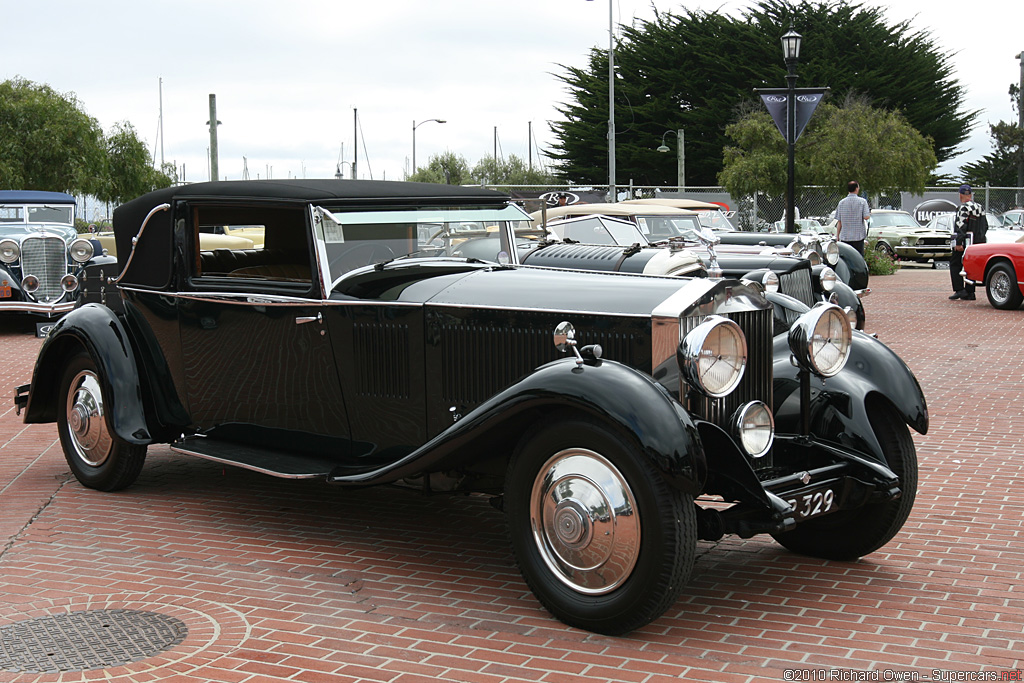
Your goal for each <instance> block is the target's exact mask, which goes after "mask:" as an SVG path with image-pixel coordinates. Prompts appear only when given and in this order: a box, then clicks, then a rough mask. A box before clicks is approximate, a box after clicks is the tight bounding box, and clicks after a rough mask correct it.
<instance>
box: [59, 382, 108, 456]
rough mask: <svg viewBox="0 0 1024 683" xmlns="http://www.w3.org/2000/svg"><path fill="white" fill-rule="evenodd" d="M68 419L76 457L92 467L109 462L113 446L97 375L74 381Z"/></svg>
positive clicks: (70, 393)
mask: <svg viewBox="0 0 1024 683" xmlns="http://www.w3.org/2000/svg"><path fill="white" fill-rule="evenodd" d="M66 415H67V421H68V435H69V436H70V437H71V445H72V447H73V449H74V452H75V455H77V456H78V458H79V459H80V460H81V461H82V462H84V463H85V464H87V465H89V466H91V467H99V466H100V465H102V464H103V463H104V462H106V460H107V458H108V457H110V449H111V445H112V443H113V442H112V440H111V438H110V433H109V432H108V431H107V421H106V417H105V415H104V412H103V395H102V393H101V391H100V383H99V379H98V378H97V377H96V375H95V374H94V373H92V372H90V371H88V370H83V371H82V372H80V373H78V374H77V375H76V376H75V378H74V380H72V382H71V387H70V389H69V390H68V399H67V412H66Z"/></svg>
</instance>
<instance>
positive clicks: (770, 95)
mask: <svg viewBox="0 0 1024 683" xmlns="http://www.w3.org/2000/svg"><path fill="white" fill-rule="evenodd" d="M828 90H829V89H828V88H796V89H795V90H794V91H793V94H794V96H795V98H796V137H795V138H794V140H793V142H796V141H797V140H799V139H800V134H801V133H803V132H804V129H805V128H806V127H807V123H808V121H810V120H811V115H812V114H814V110H815V109H817V108H818V104H820V103H821V101H822V99H824V97H825V95H826V94H827V93H828ZM755 92H757V94H758V95H760V96H761V101H762V102H764V106H765V108H766V109H767V110H768V113H769V114H770V115H771V117H772V121H774V122H775V126H776V127H777V128H778V129H779V132H780V133H782V139H783V140H785V141H786V142H787V143H789V142H790V140H789V135H788V133H787V132H786V131H787V129H788V128H789V126H788V125H787V124H788V123H789V121H788V120H787V112H788V108H787V104H788V103H789V89H788V88H757V89H756V91H755Z"/></svg>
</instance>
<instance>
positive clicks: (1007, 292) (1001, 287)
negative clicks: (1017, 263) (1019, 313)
mask: <svg viewBox="0 0 1024 683" xmlns="http://www.w3.org/2000/svg"><path fill="white" fill-rule="evenodd" d="M985 294H987V295H988V302H989V303H990V304H992V307H993V308H999V309H1001V310H1004V311H1012V310H1015V309H1017V308H1019V307H1020V304H1021V301H1022V300H1024V296H1022V295H1021V293H1020V286H1019V285H1017V274H1016V273H1015V272H1014V270H1013V266H1011V265H1010V264H1008V263H997V264H996V265H994V266H992V270H990V271H989V274H988V280H987V281H986V283H985Z"/></svg>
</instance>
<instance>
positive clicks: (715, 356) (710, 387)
mask: <svg viewBox="0 0 1024 683" xmlns="http://www.w3.org/2000/svg"><path fill="white" fill-rule="evenodd" d="M676 359H677V361H678V363H679V369H680V370H681V371H682V373H683V375H684V376H685V377H686V379H687V381H688V382H689V383H690V384H691V385H693V386H695V387H697V388H698V389H699V390H700V391H702V392H703V393H705V394H707V395H708V396H710V397H712V398H721V397H723V396H726V395H728V394H729V393H730V392H731V391H732V390H733V389H735V388H736V386H737V385H738V384H739V383H740V380H741V379H743V371H744V369H745V368H746V365H747V340H746V338H745V337H744V336H743V330H741V329H740V326H739V325H737V324H736V323H734V322H733V321H732V320H729V319H728V318H723V317H722V316H720V315H709V316H708V317H707V318H706V319H705V320H704V322H702V323H701V324H700V325H697V327H695V328H693V329H692V330H690V331H689V332H688V333H687V335H686V337H684V338H683V341H681V342H680V343H679V350H678V351H677V353H676Z"/></svg>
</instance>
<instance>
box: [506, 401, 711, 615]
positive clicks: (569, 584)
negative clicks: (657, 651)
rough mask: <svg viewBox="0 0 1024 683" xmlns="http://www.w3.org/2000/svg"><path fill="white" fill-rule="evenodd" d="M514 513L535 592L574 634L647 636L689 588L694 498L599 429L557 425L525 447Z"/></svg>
mask: <svg viewBox="0 0 1024 683" xmlns="http://www.w3.org/2000/svg"><path fill="white" fill-rule="evenodd" d="M505 511H506V513H507V516H508V527H509V534H510V536H511V541H512V549H513V552H514V554H515V557H516V562H517V563H518V565H519V568H520V571H521V572H522V574H523V577H524V579H525V580H526V583H527V585H529V587H530V589H531V590H532V591H533V592H534V594H535V595H536V596H537V598H538V599H539V600H540V601H541V603H542V604H543V605H544V606H545V607H546V608H547V609H548V610H549V611H550V612H551V613H552V614H554V615H555V616H556V617H558V618H559V619H561V620H562V621H564V622H565V623H567V624H569V625H571V626H576V627H579V628H583V629H587V630H590V631H596V632H598V633H606V634H610V635H618V634H621V633H626V632H628V631H631V630H633V629H636V628H639V627H641V626H643V625H644V624H647V623H649V622H650V621H653V620H654V619H656V618H657V617H659V616H660V615H661V614H662V613H663V612H664V611H665V610H666V609H668V608H669V607H670V606H671V605H672V604H673V603H674V602H675V601H676V599H677V597H678V596H679V594H680V593H681V592H682V589H683V587H684V586H685V585H686V583H687V582H688V580H689V576H690V572H691V570H692V568H693V562H694V556H695V553H696V544H697V530H696V512H695V510H694V505H693V499H692V497H690V496H689V495H687V494H684V493H682V492H681V491H679V490H677V489H675V488H673V487H671V486H669V485H668V484H667V483H666V482H665V480H664V478H663V477H662V476H661V475H660V474H659V473H658V472H657V471H655V469H654V467H653V466H652V465H651V464H650V463H649V462H648V461H647V460H646V459H645V457H644V456H642V455H640V454H639V453H637V452H636V449H635V448H631V446H630V445H629V444H628V443H626V442H625V441H624V440H623V439H622V438H621V437H619V436H618V435H616V434H615V433H613V432H611V431H610V430H608V429H607V428H605V427H603V426H601V425H599V424H596V423H593V422H590V421H587V420H567V421H564V422H551V423H549V424H547V425H546V426H545V427H542V428H541V429H540V430H539V431H537V432H536V433H535V434H534V435H532V436H530V437H527V438H526V439H524V440H523V441H522V442H521V443H520V445H519V447H518V448H517V450H516V453H515V455H514V456H513V458H512V461H511V463H510V464H509V471H508V477H507V479H506V489H505Z"/></svg>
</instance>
